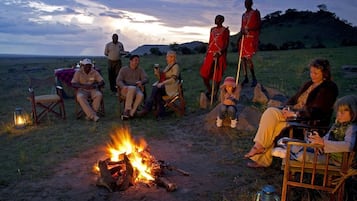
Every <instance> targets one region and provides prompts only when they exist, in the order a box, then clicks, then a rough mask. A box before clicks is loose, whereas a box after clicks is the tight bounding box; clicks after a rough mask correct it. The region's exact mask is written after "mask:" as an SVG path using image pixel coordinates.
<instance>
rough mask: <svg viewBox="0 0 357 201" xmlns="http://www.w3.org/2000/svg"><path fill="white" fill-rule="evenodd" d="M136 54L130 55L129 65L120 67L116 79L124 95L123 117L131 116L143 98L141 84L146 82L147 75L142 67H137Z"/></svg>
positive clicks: (137, 57) (138, 59)
mask: <svg viewBox="0 0 357 201" xmlns="http://www.w3.org/2000/svg"><path fill="white" fill-rule="evenodd" d="M139 62H140V58H139V56H138V55H132V56H131V57H130V61H129V66H125V67H123V68H121V69H120V71H119V74H118V77H117V79H116V84H117V86H119V87H120V89H121V92H120V93H121V94H122V95H123V96H125V106H124V113H123V114H122V118H123V119H128V118H130V117H133V116H134V114H135V112H136V110H137V108H138V106H139V105H140V104H141V103H142V101H143V100H144V94H143V90H142V88H143V86H144V84H146V83H147V82H148V76H147V74H146V72H145V70H144V69H142V68H140V67H139Z"/></svg>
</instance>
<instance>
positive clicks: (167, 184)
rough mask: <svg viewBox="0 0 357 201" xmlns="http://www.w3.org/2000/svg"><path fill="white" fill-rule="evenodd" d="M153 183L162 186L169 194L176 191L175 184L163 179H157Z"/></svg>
mask: <svg viewBox="0 0 357 201" xmlns="http://www.w3.org/2000/svg"><path fill="white" fill-rule="evenodd" d="M155 181H156V183H157V184H158V185H161V186H164V187H165V188H166V190H167V191H169V192H172V191H175V190H176V189H177V186H176V184H175V183H172V182H170V181H169V180H168V179H166V178H164V177H158V178H157V179H156V180H155Z"/></svg>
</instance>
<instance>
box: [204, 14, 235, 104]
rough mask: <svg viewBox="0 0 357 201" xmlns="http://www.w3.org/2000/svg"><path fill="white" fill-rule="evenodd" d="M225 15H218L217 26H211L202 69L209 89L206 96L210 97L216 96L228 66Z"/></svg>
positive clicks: (227, 30)
mask: <svg viewBox="0 0 357 201" xmlns="http://www.w3.org/2000/svg"><path fill="white" fill-rule="evenodd" d="M223 22H224V17H223V16H222V15H217V16H216V18H215V20H214V23H215V24H216V25H217V26H216V27H212V28H211V32H210V37H209V42H208V47H207V52H206V57H205V60H204V62H203V64H202V66H201V69H200V75H201V77H202V79H203V83H204V85H205V87H206V89H207V92H206V96H207V97H208V98H210V97H211V96H212V95H213V96H214V97H216V95H217V91H218V87H219V84H220V82H221V80H222V76H223V73H224V71H225V70H226V66H227V48H228V44H229V29H228V27H224V26H223V25H222V24H223ZM210 80H212V85H214V88H215V90H214V92H213V93H214V94H211V93H212V88H211V87H212V86H211V84H210Z"/></svg>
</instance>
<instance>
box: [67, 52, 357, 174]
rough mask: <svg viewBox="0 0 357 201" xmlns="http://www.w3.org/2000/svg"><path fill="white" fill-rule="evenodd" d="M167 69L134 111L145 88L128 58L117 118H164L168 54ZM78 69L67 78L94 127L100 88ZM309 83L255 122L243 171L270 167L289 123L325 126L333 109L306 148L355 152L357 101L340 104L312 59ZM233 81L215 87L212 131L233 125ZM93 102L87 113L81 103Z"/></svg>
mask: <svg viewBox="0 0 357 201" xmlns="http://www.w3.org/2000/svg"><path fill="white" fill-rule="evenodd" d="M166 61H167V66H166V67H165V68H164V69H163V70H162V71H161V70H160V69H159V68H154V74H155V75H156V76H157V78H158V81H157V82H156V83H154V84H153V87H152V92H151V95H150V96H148V97H147V98H146V100H145V104H144V106H143V109H142V110H140V111H139V112H137V109H138V107H139V105H140V104H142V102H143V100H144V91H143V86H144V85H145V84H147V83H148V76H147V74H146V72H145V70H144V69H142V68H140V67H139V63H140V58H139V56H138V55H132V56H131V57H130V62H129V66H127V67H123V68H121V70H120V71H119V75H118V77H117V80H116V82H117V85H118V87H120V93H121V95H124V96H125V106H124V112H123V117H124V118H125V119H129V118H133V117H134V116H135V115H138V116H144V115H146V114H148V113H149V112H150V111H151V110H152V108H153V107H156V109H157V116H159V117H160V116H162V115H163V114H164V102H163V99H162V97H163V96H164V95H169V96H170V95H173V94H174V93H176V92H177V87H178V82H179V80H178V79H179V76H180V71H179V65H178V64H177V63H176V53H175V52H174V51H168V52H167V55H166ZM81 63H82V65H83V68H81V69H80V70H79V71H77V72H76V73H75V75H74V77H73V80H72V85H73V87H76V88H78V89H79V90H78V93H77V99H78V102H79V104H80V105H81V107H82V108H83V110H84V112H85V114H86V116H87V118H88V119H90V120H93V121H98V120H99V117H98V116H97V115H96V111H97V110H98V108H99V104H100V101H101V99H102V94H101V93H100V92H98V90H97V89H98V87H101V86H103V85H104V81H103V78H102V76H101V75H100V74H99V73H98V72H97V71H95V70H93V69H92V63H91V62H90V60H89V59H84V60H83V61H82V62H81ZM309 69H310V80H308V81H307V82H305V83H304V84H303V85H302V86H301V88H300V89H299V90H298V91H297V93H296V94H295V95H293V96H292V97H291V98H290V99H289V100H288V101H287V102H286V104H285V106H284V107H282V108H277V107H269V108H268V109H266V110H265V111H264V112H263V114H262V116H261V119H260V123H259V127H258V130H257V132H256V135H255V137H254V139H253V141H254V145H253V147H252V148H251V149H250V151H249V152H248V153H247V154H245V155H244V157H245V158H248V159H250V161H249V162H248V163H247V166H248V167H252V168H258V167H268V166H270V165H271V163H272V159H273V154H272V152H273V150H274V147H275V142H276V138H277V136H279V135H280V134H281V132H282V131H283V129H284V128H286V127H287V125H288V121H289V119H290V118H293V119H296V118H298V119H305V120H309V121H310V122H314V125H315V126H329V125H330V121H331V117H332V115H333V109H335V113H336V120H335V123H334V124H333V126H332V127H331V129H330V130H329V131H328V132H327V134H324V133H318V135H312V136H311V137H310V139H309V141H310V142H311V143H316V144H320V145H323V146H324V150H323V152H324V153H329V152H343V151H351V150H352V149H353V147H354V146H355V141H356V135H357V134H356V133H357V124H356V121H357V118H356V116H357V96H356V95H348V96H344V97H342V98H340V99H338V100H337V101H336V99H337V97H338V88H337V85H336V84H335V83H334V82H333V81H332V79H331V71H330V64H329V61H328V60H325V59H314V60H313V61H312V62H311V63H310V64H309ZM234 81H235V80H234V78H233V77H227V78H226V79H225V80H224V83H223V84H222V86H221V104H220V109H219V111H218V116H217V120H216V125H217V127H221V126H222V119H223V118H226V117H229V118H230V119H231V127H232V128H235V127H236V124H237V109H236V105H237V102H238V98H239V97H238V96H239V92H238V90H239V88H238V87H237V84H236V83H235V82H234ZM89 96H90V97H91V98H92V99H93V107H91V106H90V105H89V103H88V102H87V98H88V97H89Z"/></svg>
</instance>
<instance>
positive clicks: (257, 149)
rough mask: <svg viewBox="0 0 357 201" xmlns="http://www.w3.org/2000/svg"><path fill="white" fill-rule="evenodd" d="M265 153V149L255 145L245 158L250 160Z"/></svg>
mask: <svg viewBox="0 0 357 201" xmlns="http://www.w3.org/2000/svg"><path fill="white" fill-rule="evenodd" d="M264 152H265V148H264V147H258V146H257V145H254V146H253V147H252V148H251V149H250V151H249V152H248V153H247V154H246V155H244V158H250V157H253V156H255V155H257V154H262V153H264Z"/></svg>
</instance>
